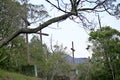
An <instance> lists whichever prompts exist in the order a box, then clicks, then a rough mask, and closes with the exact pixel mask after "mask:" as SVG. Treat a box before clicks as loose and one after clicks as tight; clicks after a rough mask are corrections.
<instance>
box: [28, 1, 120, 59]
mask: <svg viewBox="0 0 120 80" xmlns="http://www.w3.org/2000/svg"><path fill="white" fill-rule="evenodd" d="M30 2H31V3H33V4H43V3H44V6H45V7H46V9H47V10H50V9H51V7H50V5H49V4H48V3H46V2H45V1H44V0H30ZM49 14H50V16H52V17H54V16H56V14H57V15H59V14H60V13H59V14H58V12H56V10H55V11H54V9H53V10H52V12H49ZM100 17H101V23H102V26H106V25H108V26H111V27H113V28H115V29H118V30H119V31H120V26H119V24H120V20H117V19H116V18H115V17H112V16H109V15H108V14H107V13H101V14H100ZM92 18H93V17H92ZM96 19H97V17H96ZM34 26H37V25H34ZM50 27H52V28H56V29H51V28H50ZM42 32H44V33H48V34H49V36H47V37H46V36H43V42H44V43H46V44H47V45H48V47H50V39H51V35H52V39H53V40H52V41H53V45H54V44H56V43H58V44H59V45H60V44H63V46H64V47H67V52H68V54H70V55H72V52H71V49H70V48H71V46H72V41H73V42H74V48H75V57H88V56H90V55H91V53H90V52H89V51H87V50H86V47H87V44H88V37H89V35H88V34H87V33H86V31H85V30H84V29H83V28H82V25H79V24H77V23H75V22H73V21H70V20H69V19H67V20H65V21H63V22H60V23H59V26H57V24H52V25H50V26H48V27H47V28H45V29H43V30H42Z"/></svg>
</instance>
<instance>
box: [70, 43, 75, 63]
mask: <svg viewBox="0 0 120 80" xmlns="http://www.w3.org/2000/svg"><path fill="white" fill-rule="evenodd" d="M71 50H72V56H73V63H74V62H75V61H74V52H75V49H74V43H73V41H72V48H71Z"/></svg>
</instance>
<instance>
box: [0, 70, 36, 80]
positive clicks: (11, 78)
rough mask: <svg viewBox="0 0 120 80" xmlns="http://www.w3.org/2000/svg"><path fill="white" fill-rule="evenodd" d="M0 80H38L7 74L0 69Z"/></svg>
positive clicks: (16, 74)
mask: <svg viewBox="0 0 120 80" xmlns="http://www.w3.org/2000/svg"><path fill="white" fill-rule="evenodd" d="M0 80H38V79H37V78H35V77H29V76H25V75H22V74H18V73H13V72H8V71H5V70H1V69H0Z"/></svg>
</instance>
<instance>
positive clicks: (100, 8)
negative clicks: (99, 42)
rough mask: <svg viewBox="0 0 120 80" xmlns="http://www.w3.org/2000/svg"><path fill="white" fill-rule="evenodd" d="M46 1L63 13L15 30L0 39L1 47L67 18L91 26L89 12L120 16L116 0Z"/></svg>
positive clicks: (119, 5) (87, 26)
mask: <svg viewBox="0 0 120 80" xmlns="http://www.w3.org/2000/svg"><path fill="white" fill-rule="evenodd" d="M45 1H46V2H48V3H49V4H51V5H52V6H53V7H55V8H56V9H58V10H59V11H62V12H63V14H62V15H60V16H58V17H54V18H51V19H49V20H48V21H46V22H44V23H43V24H41V25H39V26H38V27H36V28H33V29H31V28H30V29H29V28H27V29H26V28H24V29H23V28H22V29H19V30H15V31H14V32H13V34H12V35H10V36H9V37H7V38H5V39H3V40H2V41H0V47H2V46H3V45H5V44H7V43H8V42H10V41H11V40H12V39H13V38H15V37H16V36H18V35H19V34H21V33H36V32H38V31H40V30H41V29H43V28H45V27H47V26H49V25H51V24H52V23H55V22H60V21H62V20H65V19H67V18H70V19H71V20H73V21H76V19H77V21H80V22H78V23H82V24H83V26H84V28H90V25H91V23H90V21H89V20H88V19H87V18H86V16H85V15H86V14H88V13H97V12H104V11H106V12H108V13H109V14H110V15H112V16H117V17H118V18H119V17H120V16H119V12H120V9H119V7H120V4H119V3H117V4H113V3H114V2H116V0H95V1H91V0H69V1H67V2H65V1H63V0H57V1H54V2H52V1H50V0H45ZM86 5H87V6H86ZM24 9H26V8H24ZM33 15H35V14H34V13H33ZM25 19H26V18H25ZM78 19H79V20H78ZM24 21H25V20H24ZM77 21H76V22H77Z"/></svg>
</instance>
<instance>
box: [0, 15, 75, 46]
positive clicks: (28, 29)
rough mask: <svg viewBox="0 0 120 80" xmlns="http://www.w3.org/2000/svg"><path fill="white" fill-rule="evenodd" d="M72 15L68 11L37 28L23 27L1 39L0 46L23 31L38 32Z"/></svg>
mask: <svg viewBox="0 0 120 80" xmlns="http://www.w3.org/2000/svg"><path fill="white" fill-rule="evenodd" d="M71 15H73V14H71V13H67V14H64V15H62V16H59V17H55V18H52V19H50V20H48V21H46V22H44V23H43V24H41V25H40V26H38V27H37V28H34V29H30V28H21V29H19V30H17V31H15V32H14V33H13V34H11V35H10V36H9V37H7V38H5V39H3V40H1V41H0V48H1V47H3V46H4V45H6V44H7V43H8V42H10V41H11V40H13V39H14V38H15V37H16V36H18V35H19V34H21V33H36V32H38V31H40V30H41V29H43V28H45V27H47V26H48V25H50V24H52V23H55V22H58V21H61V20H65V19H66V18H68V17H69V16H71Z"/></svg>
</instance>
